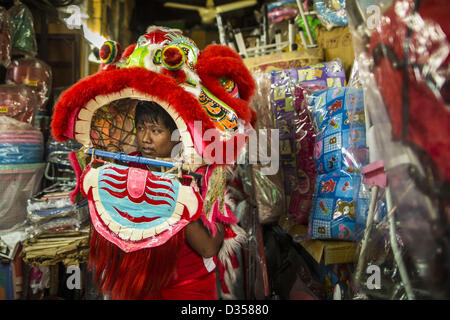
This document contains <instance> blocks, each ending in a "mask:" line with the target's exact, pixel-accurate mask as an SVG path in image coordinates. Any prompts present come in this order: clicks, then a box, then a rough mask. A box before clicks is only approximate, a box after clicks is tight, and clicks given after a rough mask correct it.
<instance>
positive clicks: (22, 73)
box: [5, 58, 52, 110]
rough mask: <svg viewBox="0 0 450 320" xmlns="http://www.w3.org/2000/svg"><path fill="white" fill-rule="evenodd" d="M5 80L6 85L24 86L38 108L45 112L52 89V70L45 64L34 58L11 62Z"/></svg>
mask: <svg viewBox="0 0 450 320" xmlns="http://www.w3.org/2000/svg"><path fill="white" fill-rule="evenodd" d="M5 80H6V82H7V83H15V84H24V85H26V86H27V87H29V88H30V89H32V90H33V92H34V94H35V95H36V100H37V105H38V108H39V109H41V110H45V105H46V104H47V102H48V99H49V96H50V91H51V88H52V70H51V68H50V66H49V65H48V64H47V63H45V62H44V61H42V60H39V59H36V58H21V59H17V60H13V61H12V62H11V65H10V67H9V68H8V70H7V73H6V79H5Z"/></svg>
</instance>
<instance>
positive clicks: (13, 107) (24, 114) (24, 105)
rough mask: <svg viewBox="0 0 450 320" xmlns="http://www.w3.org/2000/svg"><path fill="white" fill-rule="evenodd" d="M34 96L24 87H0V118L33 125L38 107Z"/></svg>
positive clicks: (14, 85)
mask: <svg viewBox="0 0 450 320" xmlns="http://www.w3.org/2000/svg"><path fill="white" fill-rule="evenodd" d="M35 96H36V95H35V94H34V92H33V90H31V89H30V88H29V87H27V86H25V85H16V84H4V85H0V116H2V115H3V116H8V117H11V118H14V119H16V120H19V121H23V122H27V123H29V124H34V115H35V113H36V109H37V107H38V104H37V101H36V97H35Z"/></svg>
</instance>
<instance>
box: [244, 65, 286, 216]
mask: <svg viewBox="0 0 450 320" xmlns="http://www.w3.org/2000/svg"><path fill="white" fill-rule="evenodd" d="M253 77H254V78H255V81H256V83H257V88H258V90H257V91H256V93H255V95H254V97H253V99H252V102H251V107H252V108H253V110H255V111H256V113H257V115H258V122H257V123H256V126H255V130H256V131H257V132H258V130H259V129H264V130H266V129H267V130H272V129H274V119H273V118H274V114H273V112H272V110H271V108H272V106H271V104H270V99H269V97H270V83H271V82H270V74H269V73H267V72H261V71H257V72H255V73H253ZM260 138H261V136H260ZM270 143H271V141H270V139H267V144H268V145H267V150H271V145H270ZM264 167H265V166H263V165H261V164H253V165H252V166H251V168H250V169H249V170H251V175H250V177H251V188H252V189H253V194H254V198H255V201H256V205H257V207H258V216H259V222H260V223H262V224H266V223H272V222H276V221H277V220H278V218H279V217H280V215H281V214H282V213H285V212H286V211H285V208H286V204H285V192H284V185H283V176H282V172H281V170H278V172H277V173H275V174H273V175H265V174H264V173H263V172H264V171H262V170H261V169H262V168H264Z"/></svg>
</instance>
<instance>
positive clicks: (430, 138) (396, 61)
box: [369, 0, 450, 193]
mask: <svg viewBox="0 0 450 320" xmlns="http://www.w3.org/2000/svg"><path fill="white" fill-rule="evenodd" d="M449 16H450V6H449V5H448V1H446V0H429V1H417V0H415V1H414V0H397V1H394V3H393V4H392V6H391V7H390V8H389V10H387V11H386V13H385V14H384V16H383V17H382V18H381V22H380V26H379V27H378V28H376V29H375V30H374V32H373V33H372V35H371V39H370V49H369V52H370V54H371V55H372V57H373V58H374V75H375V79H376V81H377V83H378V86H379V89H380V92H381V95H382V96H383V99H384V101H385V103H386V107H387V110H388V113H389V117H390V120H391V122H392V133H393V136H394V138H395V139H397V140H401V141H402V142H404V143H407V144H408V145H411V146H412V147H414V149H415V150H417V151H418V154H419V155H420V156H421V158H422V160H423V162H424V164H425V163H433V164H434V165H432V166H430V167H431V168H433V169H435V176H436V177H437V180H438V182H439V183H438V186H439V187H438V188H436V189H439V190H441V191H439V192H440V193H442V192H443V190H449V189H448V187H447V188H446V187H445V185H448V183H449V182H450V140H449V138H448V137H449V136H450V109H449V102H450V99H449V98H450V86H449V83H450V81H449V80H450V79H449V75H448V67H449V61H450V55H449V52H450V45H449V42H448V39H449V38H448V36H449V34H450V22H449V19H448V17H449ZM430 159H431V160H432V161H429V160H430ZM427 189H431V188H427Z"/></svg>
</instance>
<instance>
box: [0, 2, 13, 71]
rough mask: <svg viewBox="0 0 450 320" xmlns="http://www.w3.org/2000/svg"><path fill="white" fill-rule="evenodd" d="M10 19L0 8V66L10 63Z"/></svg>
mask: <svg viewBox="0 0 450 320" xmlns="http://www.w3.org/2000/svg"><path fill="white" fill-rule="evenodd" d="M11 23H12V22H11V18H10V16H9V14H8V11H7V10H6V9H5V8H4V7H0V64H1V65H3V66H4V67H8V66H9V64H10V63H11Z"/></svg>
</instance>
